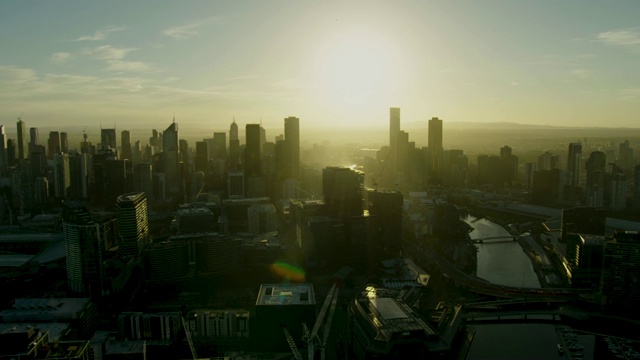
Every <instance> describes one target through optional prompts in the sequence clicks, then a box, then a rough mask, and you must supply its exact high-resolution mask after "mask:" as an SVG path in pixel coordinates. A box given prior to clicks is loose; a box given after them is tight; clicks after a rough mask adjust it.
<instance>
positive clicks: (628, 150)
mask: <svg viewBox="0 0 640 360" xmlns="http://www.w3.org/2000/svg"><path fill="white" fill-rule="evenodd" d="M633 163H634V159H633V147H631V145H629V140H625V141H624V142H623V143H620V145H619V146H618V160H617V161H616V164H617V165H618V166H620V167H621V168H622V169H623V170H627V169H629V168H631V167H632V166H633Z"/></svg>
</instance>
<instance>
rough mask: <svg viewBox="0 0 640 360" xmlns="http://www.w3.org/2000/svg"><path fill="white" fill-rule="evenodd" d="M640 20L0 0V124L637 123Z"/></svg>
mask: <svg viewBox="0 0 640 360" xmlns="http://www.w3.org/2000/svg"><path fill="white" fill-rule="evenodd" d="M639 15H640V2H638V1H617V2H604V1H548V0H541V1H498V0H486V1H471V0H469V1H374V0H369V1H363V2H358V1H348V2H343V1H305V0H301V1H276V0H269V1H250V0H247V1H135V2H133V1H108V2H107V1H99V2H93V1H3V2H0V49H2V50H1V51H0V109H2V110H0V124H5V127H8V128H9V129H12V128H14V127H15V122H16V120H17V118H18V117H19V116H21V114H22V119H23V120H24V121H25V122H26V123H27V126H28V127H32V126H33V127H42V128H55V127H60V128H64V127H71V126H75V127H78V126H88V127H95V128H97V127H99V126H101V125H102V126H104V127H111V125H112V124H115V125H116V126H117V128H118V129H127V128H131V129H145V128H152V127H154V128H159V129H164V128H165V127H166V126H168V125H169V124H170V123H171V121H172V119H173V117H174V116H175V119H176V122H178V123H179V124H180V126H181V129H185V128H192V129H203V130H206V131H208V130H212V131H214V130H224V129H228V126H229V124H230V123H231V121H232V119H234V118H235V119H236V121H237V122H238V123H239V124H246V123H258V122H260V121H262V122H263V125H264V126H265V127H266V128H269V127H282V126H283V125H282V124H283V119H284V118H285V117H288V116H297V117H299V118H300V121H301V127H303V128H304V127H308V128H314V127H329V126H331V127H378V126H379V127H381V128H384V127H387V126H388V121H389V107H400V108H401V111H402V115H401V117H402V122H403V124H407V123H413V122H420V121H425V120H427V119H429V118H431V117H433V116H438V117H440V118H441V119H444V121H446V122H448V121H451V122H517V123H527V124H536V125H567V126H607V127H638V126H639V125H638V124H640V121H639V120H640V66H639V64H640V16H639ZM61 130H63V129H61ZM10 131H11V130H10Z"/></svg>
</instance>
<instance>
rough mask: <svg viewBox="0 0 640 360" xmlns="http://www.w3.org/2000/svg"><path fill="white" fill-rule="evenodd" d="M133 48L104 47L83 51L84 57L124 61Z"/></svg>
mask: <svg viewBox="0 0 640 360" xmlns="http://www.w3.org/2000/svg"><path fill="white" fill-rule="evenodd" d="M134 50H136V49H133V48H117V47H114V46H111V45H102V46H98V47H95V48H87V49H84V50H83V51H82V53H83V54H84V55H88V56H91V57H93V58H96V59H102V60H122V59H123V58H124V57H125V56H126V55H127V53H129V52H131V51H134Z"/></svg>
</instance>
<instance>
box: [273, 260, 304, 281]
mask: <svg viewBox="0 0 640 360" xmlns="http://www.w3.org/2000/svg"><path fill="white" fill-rule="evenodd" d="M270 270H271V272H272V273H273V274H276V275H278V276H280V277H281V278H283V279H286V280H288V281H290V282H303V281H304V279H305V276H304V270H303V269H301V268H299V267H297V266H295V265H291V264H287V263H285V262H281V261H276V262H275V263H273V264H271V266H270Z"/></svg>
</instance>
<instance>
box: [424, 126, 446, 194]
mask: <svg viewBox="0 0 640 360" xmlns="http://www.w3.org/2000/svg"><path fill="white" fill-rule="evenodd" d="M428 136H429V144H428V145H427V146H428V150H429V164H428V166H429V177H430V178H431V181H432V182H439V181H440V180H441V176H442V162H443V149H442V120H440V119H438V118H437V117H434V118H431V120H429V135H428Z"/></svg>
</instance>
